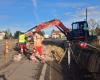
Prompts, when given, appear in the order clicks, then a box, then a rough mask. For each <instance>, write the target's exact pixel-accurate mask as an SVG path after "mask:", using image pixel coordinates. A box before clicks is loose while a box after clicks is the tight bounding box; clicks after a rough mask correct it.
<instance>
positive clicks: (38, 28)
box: [26, 19, 69, 36]
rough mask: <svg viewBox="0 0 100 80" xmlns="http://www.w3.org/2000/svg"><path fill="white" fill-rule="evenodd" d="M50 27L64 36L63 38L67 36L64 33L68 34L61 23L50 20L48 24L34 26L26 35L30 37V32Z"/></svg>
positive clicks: (67, 30) (56, 20)
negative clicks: (56, 29) (54, 27)
mask: <svg viewBox="0 0 100 80" xmlns="http://www.w3.org/2000/svg"><path fill="white" fill-rule="evenodd" d="M52 26H56V27H57V28H58V29H59V30H60V31H61V32H62V33H64V34H65V36H67V35H66V33H67V32H69V29H68V28H66V27H65V26H64V25H63V23H62V22H61V21H60V20H58V19H54V20H51V21H48V22H44V23H41V24H39V25H37V26H35V27H34V28H32V29H30V30H28V31H27V32H26V33H27V35H28V36H29V35H32V31H34V32H38V31H40V30H42V29H44V28H48V27H52Z"/></svg>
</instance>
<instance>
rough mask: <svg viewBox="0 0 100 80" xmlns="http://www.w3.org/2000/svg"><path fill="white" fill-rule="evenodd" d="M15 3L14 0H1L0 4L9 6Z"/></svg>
mask: <svg viewBox="0 0 100 80" xmlns="http://www.w3.org/2000/svg"><path fill="white" fill-rule="evenodd" d="M13 3H14V0H0V6H7V5H8V6H9V5H12V4H13Z"/></svg>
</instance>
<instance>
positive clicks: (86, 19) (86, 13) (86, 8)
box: [86, 8, 87, 22]
mask: <svg viewBox="0 0 100 80" xmlns="http://www.w3.org/2000/svg"><path fill="white" fill-rule="evenodd" d="M86 22H87V8H86Z"/></svg>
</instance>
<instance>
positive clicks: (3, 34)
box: [0, 32, 5, 40]
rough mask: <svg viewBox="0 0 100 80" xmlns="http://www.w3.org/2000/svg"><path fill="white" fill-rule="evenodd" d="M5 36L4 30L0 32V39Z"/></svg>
mask: <svg viewBox="0 0 100 80" xmlns="http://www.w3.org/2000/svg"><path fill="white" fill-rule="evenodd" d="M4 37H5V33H4V32H0V40H3V39H4Z"/></svg>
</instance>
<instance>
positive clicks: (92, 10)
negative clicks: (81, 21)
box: [76, 6, 100, 17]
mask: <svg viewBox="0 0 100 80" xmlns="http://www.w3.org/2000/svg"><path fill="white" fill-rule="evenodd" d="M98 8H99V7H98V6H89V7H87V15H88V16H98V15H100V9H98ZM76 15H77V16H80V17H84V16H86V10H85V9H84V10H80V11H78V12H77V14H76Z"/></svg>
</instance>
